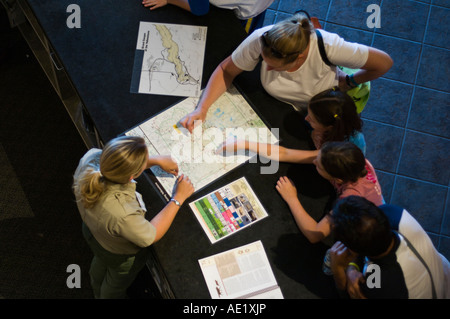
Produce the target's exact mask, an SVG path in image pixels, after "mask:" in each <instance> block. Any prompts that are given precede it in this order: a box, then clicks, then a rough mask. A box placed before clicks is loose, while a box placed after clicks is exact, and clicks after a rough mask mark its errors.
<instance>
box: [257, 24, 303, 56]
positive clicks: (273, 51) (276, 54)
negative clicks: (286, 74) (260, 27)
mask: <svg viewBox="0 0 450 319" xmlns="http://www.w3.org/2000/svg"><path fill="white" fill-rule="evenodd" d="M267 32H268V31H266V32H264V33H263V35H262V36H261V42H262V45H263V47H265V48H269V49H270V53H271V55H272V56H273V57H274V58H276V59H285V58H287V57H289V56H292V55H294V54H300V53H301V51H295V52H292V53H283V52H280V51H278V50H276V49H274V48H273V47H272V46H271V45H270V44H269V42H268V41H267V39H266V35H267Z"/></svg>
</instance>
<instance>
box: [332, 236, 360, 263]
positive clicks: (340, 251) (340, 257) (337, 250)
mask: <svg viewBox="0 0 450 319" xmlns="http://www.w3.org/2000/svg"><path fill="white" fill-rule="evenodd" d="M330 258H331V264H330V267H331V270H333V269H337V268H341V269H344V270H345V269H346V268H347V265H348V263H349V262H351V261H352V260H353V259H354V258H355V254H354V253H352V252H351V251H350V250H349V249H348V248H347V247H346V246H345V245H344V244H343V243H341V242H340V241H337V242H335V243H334V245H333V247H331V249H330Z"/></svg>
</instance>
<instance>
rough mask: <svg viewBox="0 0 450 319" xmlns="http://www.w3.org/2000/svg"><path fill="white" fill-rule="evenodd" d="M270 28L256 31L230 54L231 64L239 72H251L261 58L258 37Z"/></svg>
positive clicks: (260, 46)
mask: <svg viewBox="0 0 450 319" xmlns="http://www.w3.org/2000/svg"><path fill="white" fill-rule="evenodd" d="M271 27H272V26H268V27H264V28H261V29H257V30H255V31H254V32H252V34H250V35H249V36H248V37H247V38H246V39H245V40H244V41H242V43H241V44H240V45H239V46H238V47H237V48H236V50H234V52H233V53H232V54H231V59H232V61H233V63H234V64H235V65H236V66H237V67H238V68H239V69H241V70H244V71H253V69H254V68H255V67H256V65H257V64H258V62H259V61H260V56H261V49H262V45H261V40H260V36H261V35H262V34H263V33H264V32H265V31H267V30H268V29H270V28H271Z"/></svg>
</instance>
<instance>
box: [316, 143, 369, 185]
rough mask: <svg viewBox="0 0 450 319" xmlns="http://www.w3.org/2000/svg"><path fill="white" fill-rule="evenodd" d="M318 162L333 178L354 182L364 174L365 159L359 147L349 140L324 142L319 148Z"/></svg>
mask: <svg viewBox="0 0 450 319" xmlns="http://www.w3.org/2000/svg"><path fill="white" fill-rule="evenodd" d="M320 163H321V164H322V166H323V168H324V170H325V171H326V172H327V173H328V174H330V175H331V176H332V177H334V178H339V179H341V180H343V181H344V182H352V183H354V182H356V181H357V180H358V179H359V178H360V177H363V176H366V174H367V170H366V159H365V157H364V154H363V153H362V151H361V149H360V148H359V147H358V146H356V145H355V144H353V143H351V142H326V143H325V144H324V145H323V146H322V147H321V149H320Z"/></svg>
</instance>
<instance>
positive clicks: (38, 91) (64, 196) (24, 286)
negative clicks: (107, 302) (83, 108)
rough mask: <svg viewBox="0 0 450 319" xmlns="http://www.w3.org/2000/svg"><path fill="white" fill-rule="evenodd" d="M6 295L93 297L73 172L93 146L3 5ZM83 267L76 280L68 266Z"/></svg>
mask: <svg viewBox="0 0 450 319" xmlns="http://www.w3.org/2000/svg"><path fill="white" fill-rule="evenodd" d="M0 13H1V17H0V22H1V28H0V170H1V175H0V243H1V244H0V298H4V299H35V298H40V299H53V298H54V299H56V298H92V291H91V288H90V284H89V275H88V270H89V264H90V261H91V258H92V254H91V252H90V250H89V248H88V246H87V245H86V243H85V242H84V239H83V237H82V235H81V219H80V216H79V214H78V211H77V208H76V205H75V203H74V199H73V195H72V192H71V182H72V174H73V171H74V169H75V168H76V165H77V163H78V161H79V159H80V158H81V156H82V155H83V154H84V153H85V152H86V147H85V145H84V143H83V142H82V139H81V137H80V136H79V135H78V132H77V131H76V129H75V126H74V125H73V123H72V121H71V119H70V117H69V115H68V113H67V112H66V110H65V108H64V106H63V105H62V103H61V102H60V100H59V97H58V95H57V94H56V93H55V91H54V89H53V87H52V86H51V84H50V82H49V81H48V79H47V77H46V75H45V74H44V72H43V70H42V69H41V67H40V65H39V63H38V62H37V61H36V59H35V58H34V56H33V54H32V52H31V50H30V49H29V48H28V45H27V44H26V42H25V41H24V40H23V38H22V37H21V34H20V32H19V31H18V30H17V29H11V28H10V27H9V24H8V21H7V18H6V13H5V12H4V10H1V11H0ZM71 264H76V265H78V266H79V267H80V269H81V276H80V279H81V288H72V289H70V288H68V286H67V284H66V280H67V278H68V277H69V275H71V273H68V272H67V267H68V266H69V265H71Z"/></svg>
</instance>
